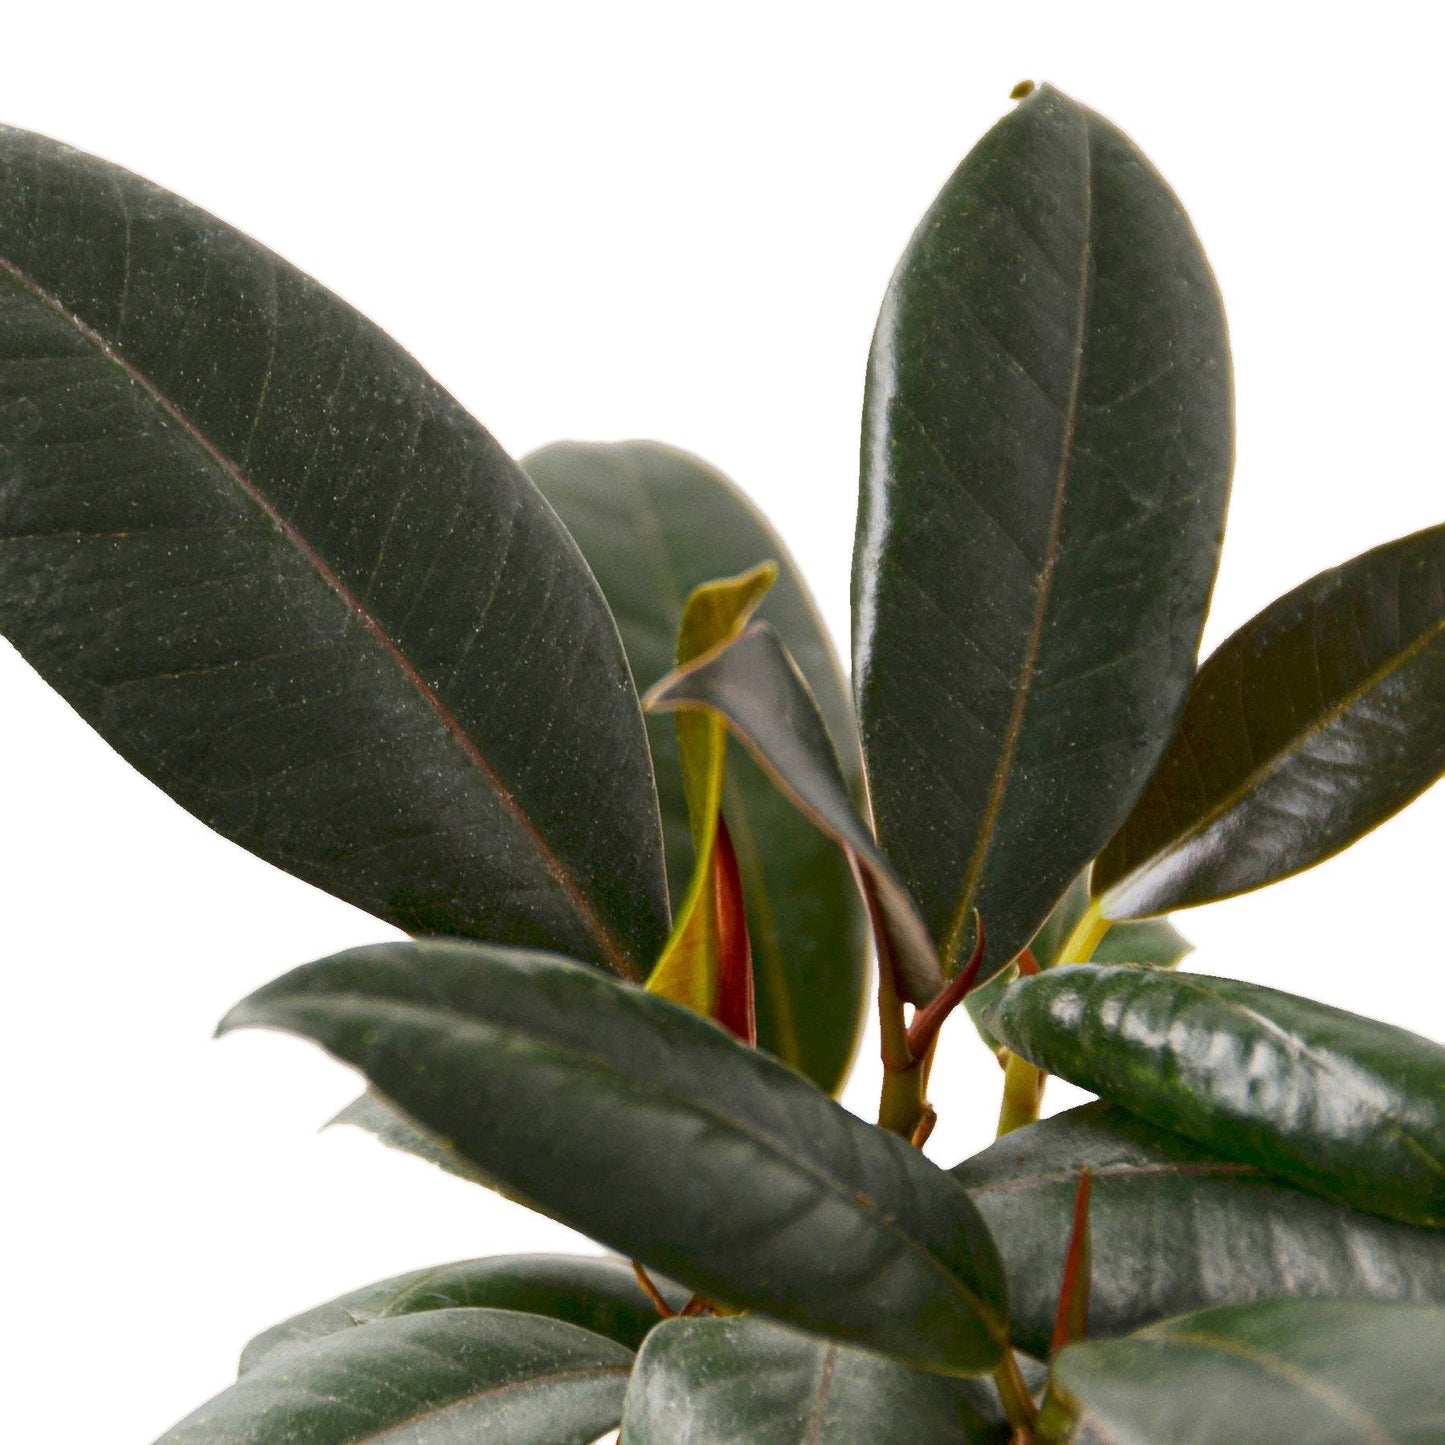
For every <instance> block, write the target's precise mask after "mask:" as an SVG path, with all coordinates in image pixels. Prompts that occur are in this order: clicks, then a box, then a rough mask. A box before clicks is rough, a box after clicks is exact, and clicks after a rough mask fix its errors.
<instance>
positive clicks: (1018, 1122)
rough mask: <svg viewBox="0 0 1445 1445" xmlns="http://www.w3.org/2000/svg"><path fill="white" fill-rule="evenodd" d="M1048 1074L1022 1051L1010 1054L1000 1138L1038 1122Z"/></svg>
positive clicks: (1001, 1112)
mask: <svg viewBox="0 0 1445 1445" xmlns="http://www.w3.org/2000/svg"><path fill="white" fill-rule="evenodd" d="M1045 1077H1046V1076H1045V1075H1044V1074H1043V1073H1042V1072H1041V1071H1040V1070H1039V1069H1036V1068H1034V1066H1033V1065H1032V1064H1031V1063H1029V1061H1028V1060H1027V1059H1025V1058H1023V1057H1021V1056H1020V1055H1019V1054H1010V1055H1009V1057H1008V1063H1007V1065H1005V1067H1004V1075H1003V1103H1002V1105H1001V1106H1000V1108H999V1111H998V1137H999V1138H1000V1139H1002V1138H1003V1136H1004V1135H1005V1134H1012V1133H1013V1131H1014V1130H1015V1129H1022V1128H1023V1127H1024V1126H1025V1125H1026V1124H1033V1123H1035V1122H1037V1120H1038V1117H1039V1105H1040V1104H1041V1103H1042V1102H1043V1097H1044V1078H1045Z"/></svg>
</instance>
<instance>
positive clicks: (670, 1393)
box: [622, 1315, 1010, 1445]
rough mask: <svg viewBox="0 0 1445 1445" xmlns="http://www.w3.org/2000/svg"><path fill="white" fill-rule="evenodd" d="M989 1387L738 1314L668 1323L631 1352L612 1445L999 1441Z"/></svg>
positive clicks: (967, 1444)
mask: <svg viewBox="0 0 1445 1445" xmlns="http://www.w3.org/2000/svg"><path fill="white" fill-rule="evenodd" d="M1009 1435H1010V1431H1009V1428H1008V1426H1007V1425H1006V1424H1004V1422H1003V1411H1002V1409H1001V1408H1000V1406H999V1402H998V1396H997V1394H996V1393H995V1391H994V1388H993V1385H992V1383H991V1382H989V1381H985V1380H950V1379H947V1378H945V1377H944V1376H942V1375H929V1374H924V1373H922V1372H921V1371H918V1370H910V1369H908V1368H907V1366H905V1365H899V1364H896V1363H894V1361H892V1360H888V1359H885V1358H884V1357H883V1356H881V1355H875V1354H872V1353H869V1352H867V1351H864V1350H854V1349H849V1348H848V1347H847V1346H846V1345H838V1344H833V1343H831V1342H829V1341H827V1340H818V1339H812V1338H810V1337H809V1336H807V1335H800V1334H797V1333H795V1332H794V1331H793V1330H788V1329H784V1328H783V1327H782V1326H781V1325H774V1324H769V1323H768V1322H767V1321H765V1320H760V1319H757V1318H756V1317H753V1316H748V1315H744V1316H741V1317H739V1318H736V1319H720V1320H670V1321H669V1322H668V1323H667V1324H664V1325H659V1326H658V1328H657V1329H655V1330H654V1331H653V1332H652V1334H651V1335H649V1336H648V1339H647V1343H646V1345H645V1346H643V1349H642V1353H641V1354H640V1355H638V1357H637V1367H636V1369H635V1370H634V1371H633V1375H632V1380H631V1382H630V1383H629V1384H628V1387H627V1405H626V1409H625V1411H624V1412H623V1416H622V1440H623V1445H678V1442H679V1441H686V1442H687V1445H819V1442H827V1445H883V1442H885V1441H886V1442H887V1445H940V1442H945V1441H946V1442H957V1445H984V1442H988V1445H1008V1440H1009Z"/></svg>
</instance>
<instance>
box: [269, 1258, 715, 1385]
mask: <svg viewBox="0 0 1445 1445" xmlns="http://www.w3.org/2000/svg"><path fill="white" fill-rule="evenodd" d="M667 1293H668V1294H669V1295H670V1296H671V1297H672V1301H673V1307H674V1308H675V1309H681V1307H682V1306H683V1305H684V1304H685V1303H686V1302H687V1295H686V1294H685V1293H684V1294H681V1295H680V1294H679V1292H678V1291H677V1289H676V1287H675V1286H667ZM447 1309H498V1310H516V1311H518V1312H520V1313H522V1314H533V1315H546V1316H548V1317H549V1318H552V1319H558V1320H564V1321H565V1322H566V1323H568V1324H572V1325H577V1326H579V1327H581V1328H582V1329H585V1330H591V1331H592V1333H593V1334H597V1335H601V1336H603V1337H604V1338H605V1339H609V1340H615V1341H616V1342H617V1343H618V1344H620V1345H625V1346H626V1347H627V1348H628V1349H630V1350H635V1349H637V1347H638V1346H639V1345H640V1344H641V1343H642V1341H643V1339H644V1338H645V1337H646V1335H647V1332H648V1331H649V1330H650V1329H652V1328H653V1326H655V1325H656V1324H657V1322H658V1314H657V1309H656V1307H655V1306H654V1305H653V1303H652V1302H651V1301H650V1300H649V1299H648V1298H647V1296H646V1295H644V1294H643V1293H642V1289H641V1286H639V1284H638V1283H637V1276H636V1275H635V1274H634V1273H633V1270H632V1266H631V1265H630V1264H627V1263H625V1262H623V1261H622V1260H617V1259H592V1258H588V1257H587V1256H586V1255H573V1254H504V1255H497V1256H495V1257H493V1258H491V1259H465V1260H458V1261H457V1262H456V1263H455V1264H438V1265H434V1266H433V1267H432V1268H430V1269H415V1270H412V1271H410V1272H409V1273H407V1274H399V1275H395V1276H394V1277H393V1278H391V1279H383V1280H378V1281H377V1282H376V1283H375V1284H369V1285H364V1286H363V1287H362V1288H361V1289H355V1290H351V1291H349V1292H348V1293H347V1294H344V1295H341V1296H339V1297H338V1298H336V1299H334V1300H328V1301H327V1302H326V1303H325V1304H321V1305H317V1306H316V1307H315V1308H314V1309H309V1310H305V1311H304V1312H303V1313H301V1314H299V1315H293V1316H292V1317H291V1318H290V1319H289V1320H283V1321H282V1322H281V1323H280V1324H278V1325H272V1327H271V1328H270V1329H269V1330H265V1331H264V1332H263V1333H261V1334H259V1335H257V1336H256V1338H255V1339H253V1340H252V1341H251V1342H250V1343H249V1344H248V1345H247V1346H246V1348H245V1349H244V1350H243V1351H242V1352H241V1373H242V1374H243V1375H245V1374H249V1373H250V1372H251V1371H252V1370H254V1369H256V1368H257V1367H258V1366H260V1365H263V1364H265V1363H267V1362H268V1361H269V1360H271V1359H273V1358H275V1357H276V1356H277V1355H279V1354H281V1353H283V1352H284V1351H287V1350H294V1349H298V1348H301V1347H304V1346H307V1345H310V1344H313V1343H315V1341H317V1340H320V1339H324V1338H325V1337H326V1336H328V1335H335V1334H341V1333H342V1332H343V1331H346V1330H353V1329H357V1328H358V1327H360V1326H363V1325H373V1324H376V1323H377V1322H378V1321H379V1320H389V1319H398V1318H400V1317H401V1316H403V1315H415V1314H426V1313H428V1312H430V1311H433V1310H447Z"/></svg>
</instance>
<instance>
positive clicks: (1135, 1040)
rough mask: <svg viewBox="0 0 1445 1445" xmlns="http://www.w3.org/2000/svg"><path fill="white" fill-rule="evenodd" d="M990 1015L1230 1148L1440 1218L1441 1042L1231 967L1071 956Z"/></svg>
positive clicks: (1301, 1180) (1056, 1068) (1368, 1204)
mask: <svg viewBox="0 0 1445 1445" xmlns="http://www.w3.org/2000/svg"><path fill="white" fill-rule="evenodd" d="M986 1022H987V1023H988V1025H989V1027H990V1028H991V1029H992V1030H993V1031H994V1032H995V1033H996V1034H997V1035H998V1037H999V1038H1001V1039H1002V1040H1003V1041H1004V1043H1006V1044H1007V1045H1008V1046H1009V1048H1011V1049H1013V1050H1014V1051H1015V1052H1016V1053H1019V1054H1022V1055H1023V1056H1024V1058H1026V1059H1028V1061H1029V1062H1030V1063H1032V1064H1034V1065H1035V1066H1036V1067H1038V1068H1040V1069H1044V1070H1047V1071H1048V1072H1049V1073H1051V1074H1058V1075H1059V1076H1060V1077H1061V1078H1065V1079H1068V1080H1069V1082H1070V1083H1073V1084H1077V1085H1079V1087H1080V1088H1084V1089H1090V1090H1092V1091H1093V1092H1094V1093H1096V1094H1100V1095H1102V1096H1103V1097H1104V1098H1106V1099H1109V1100H1110V1101H1112V1102H1113V1103H1116V1104H1120V1105H1122V1106H1123V1107H1124V1108H1126V1109H1128V1110H1129V1111H1130V1112H1131V1113H1134V1114H1137V1115H1139V1116H1140V1117H1142V1118H1145V1119H1148V1120H1150V1121H1151V1122H1152V1123H1154V1124H1157V1125H1159V1126H1160V1127H1161V1128H1166V1129H1172V1130H1175V1131H1176V1132H1178V1133H1181V1134H1185V1135H1188V1136H1189V1137H1190V1138H1192V1139H1194V1140H1196V1141H1197V1142H1198V1143H1201V1144H1203V1145H1205V1146H1206V1147H1207V1148H1209V1149H1212V1150H1215V1151H1216V1152H1218V1153H1219V1154H1221V1155H1223V1156H1224V1157H1225V1158H1227V1159H1235V1160H1238V1161H1240V1162H1241V1163H1245V1164H1253V1165H1256V1166H1257V1167H1258V1168H1260V1169H1263V1170H1265V1171H1266V1172H1267V1173H1269V1174H1274V1175H1277V1176H1279V1177H1280V1178H1283V1179H1288V1180H1290V1181H1291V1182H1293V1183H1295V1184H1298V1185H1300V1186H1301V1187H1302V1188H1305V1189H1309V1190H1312V1191H1313V1192H1315V1193H1317V1194H1322V1195H1324V1196H1325V1197H1326V1198H1330V1199H1338V1200H1341V1201H1343V1202H1344V1203H1347V1204H1353V1205H1354V1206H1355V1207H1356V1208H1357V1209H1363V1210H1366V1211H1368V1212H1369V1213H1371V1214H1382V1215H1385V1216H1387V1217H1388V1218H1392V1219H1401V1220H1404V1221H1406V1222H1407V1223H1415V1224H1432V1225H1434V1224H1445V1048H1441V1047H1440V1045H1438V1044H1434V1043H1431V1042H1430V1041H1429V1040H1428V1039H1422V1038H1420V1037H1419V1036H1418V1035H1417V1034H1411V1033H1407V1032H1406V1031H1405V1030H1404V1029H1397V1028H1392V1027H1391V1026H1390V1025H1388V1024H1382V1023H1376V1022H1375V1021H1374V1020H1372V1019H1363V1018H1359V1017H1357V1016H1356V1015H1354V1014H1350V1013H1345V1012H1344V1011H1343V1010H1341V1009H1334V1008H1329V1007H1327V1006H1326V1005H1324V1004H1320V1003H1315V1002H1313V1001H1312V1000H1310V999H1303V998H1297V997H1295V996H1294V995H1293V994H1287V993H1280V992H1277V991H1276V990H1274V989H1269V988H1260V987H1258V986H1257V985H1255V984H1248V983H1239V982H1237V981H1235V980H1233V979H1223V978H1204V977H1201V976H1200V975H1198V974H1181V973H1161V972H1159V971H1158V970H1156V969H1144V968H1131V967H1128V966H1124V965H1110V966H1105V965H1097V964H1079V965H1075V966H1071V967H1068V968H1056V969H1051V970H1050V971H1049V972H1048V973H1041V974H1038V975H1036V976H1035V977H1033V978H1024V979H1020V980H1019V981H1018V982H1017V983H1015V984H1013V985H1011V986H1010V987H1009V988H1008V990H1007V991H1006V992H1005V993H1004V996H1003V998H1002V999H1001V1000H1000V1002H999V1004H998V1006H997V1007H996V1008H995V1009H994V1011H993V1012H992V1013H991V1014H990V1015H989V1016H988V1018H987V1020H986Z"/></svg>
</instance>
